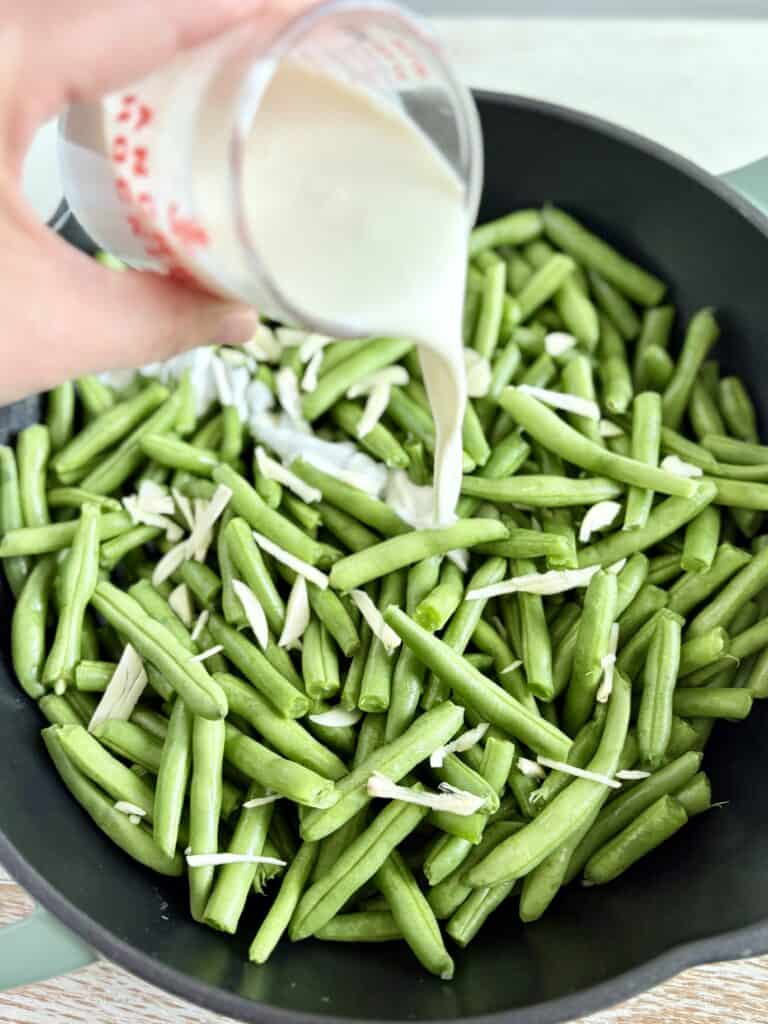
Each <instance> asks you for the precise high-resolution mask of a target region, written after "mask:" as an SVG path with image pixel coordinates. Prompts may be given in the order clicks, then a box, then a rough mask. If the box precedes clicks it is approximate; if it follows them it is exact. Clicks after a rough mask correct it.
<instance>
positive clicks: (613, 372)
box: [599, 316, 633, 413]
mask: <svg viewBox="0 0 768 1024" xmlns="http://www.w3.org/2000/svg"><path fill="white" fill-rule="evenodd" d="M599 352H600V358H599V369H600V379H601V381H602V385H603V401H604V402H605V406H606V408H607V409H608V411H609V412H612V413H623V412H626V411H627V409H628V408H629V405H630V402H631V401H632V396H633V387H632V375H631V373H630V371H629V363H628V362H627V353H626V349H625V346H624V339H623V338H622V336H621V334H619V332H618V331H617V330H616V328H615V327H614V326H613V324H612V323H611V321H610V320H609V319H608V318H607V317H605V316H602V317H600V350H599Z"/></svg>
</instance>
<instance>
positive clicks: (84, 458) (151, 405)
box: [52, 381, 168, 474]
mask: <svg viewBox="0 0 768 1024" xmlns="http://www.w3.org/2000/svg"><path fill="white" fill-rule="evenodd" d="M167 397H168V391H167V389H166V388H164V387H163V386H162V385H161V384H159V383H157V382H156V381H152V382H151V383H150V384H148V385H147V387H145V388H143V389H142V390H141V391H140V392H139V393H138V394H137V395H135V396H134V397H133V398H128V399H126V400H125V401H122V402H119V403H118V404H117V405H112V406H109V407H108V408H107V409H105V411H104V412H102V413H101V414H100V415H99V416H96V417H95V419H92V420H91V421H90V423H89V424H88V425H87V426H86V427H85V428H84V429H83V430H82V431H81V432H80V433H79V434H77V435H76V436H75V437H74V438H72V440H71V441H69V443H68V444H67V445H65V446H64V447H63V448H62V450H61V451H60V452H59V453H58V455H56V456H55V458H54V459H53V460H52V466H53V468H54V470H55V471H56V473H58V474H61V473H67V472H70V471H72V470H77V469H80V468H82V467H84V466H86V465H88V464H89V463H92V462H93V460H94V459H95V458H96V457H97V456H99V455H101V454H102V452H104V451H105V450H106V449H107V448H110V447H112V445H114V444H116V443H117V442H118V441H121V440H122V439H123V438H125V437H126V435H127V434H129V433H130V432H131V431H132V430H133V429H134V428H135V427H136V426H137V425H138V424H140V423H141V422H142V421H143V420H145V419H146V418H147V417H148V416H149V415H150V414H151V413H152V412H154V410H155V409H157V407H158V406H159V405H160V404H161V402H163V401H165V399H166V398H167Z"/></svg>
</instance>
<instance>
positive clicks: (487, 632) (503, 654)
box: [472, 619, 549, 714]
mask: <svg viewBox="0 0 768 1024" xmlns="http://www.w3.org/2000/svg"><path fill="white" fill-rule="evenodd" d="M472 640H473V642H474V643H475V645H476V646H477V647H480V648H481V649H483V650H486V651H488V653H489V654H491V655H492V657H493V662H492V663H493V665H494V668H495V670H496V675H497V676H498V678H499V682H500V683H501V685H502V686H503V687H504V689H505V690H506V691H507V693H509V694H511V696H513V697H514V698H515V700H518V701H520V703H521V704H523V705H524V706H525V707H527V708H528V710H529V711H532V712H533V713H534V714H539V706H538V704H537V703H536V699H535V698H534V696H533V694H532V693H531V691H530V690H529V689H528V684H527V683H526V681H525V678H524V676H523V673H522V672H521V671H520V669H519V668H516V669H514V671H512V672H510V671H509V666H510V665H511V664H512V663H513V661H514V655H513V654H512V651H511V649H510V648H509V646H508V645H507V644H506V642H505V641H504V640H503V639H502V638H501V637H500V636H499V634H498V633H497V632H496V630H495V629H494V628H493V626H491V624H490V623H489V622H486V621H485V620H484V619H480V621H479V622H478V623H477V625H476V626H475V631H474V633H473V634H472ZM547 646H549V641H548V642H547ZM475 667H476V668H477V667H478V666H477V665H475ZM481 671H482V669H481Z"/></svg>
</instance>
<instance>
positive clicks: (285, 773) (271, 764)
mask: <svg viewBox="0 0 768 1024" xmlns="http://www.w3.org/2000/svg"><path fill="white" fill-rule="evenodd" d="M224 756H225V759H226V760H227V762H228V763H229V764H231V765H233V766H234V767H235V768H237V769H238V770H239V771H240V772H242V773H243V774H244V775H246V776H247V777H248V778H249V779H253V780H254V781H256V782H259V783H261V784H262V785H263V786H266V787H268V788H269V789H272V790H274V791H275V792H276V793H280V794H281V795H282V796H285V797H287V798H288V799H289V800H293V801H294V802H295V803H298V804H303V805H306V806H307V807H320V808H326V807H329V806H333V804H334V802H335V800H336V794H335V792H334V786H333V783H332V782H331V781H329V780H328V779H324V778H323V777H322V776H321V775H318V773H317V772H315V771H312V770H311V769H309V768H305V767H304V765H302V764H298V763H297V762H295V761H292V760H290V759H288V758H285V757H281V756H279V755H278V754H275V753H273V751H271V750H269V749H267V747H265V746H263V745H262V744H261V743H257V742H256V740H253V739H251V738H250V736H246V735H245V734H244V733H242V732H240V730H239V729H236V728H235V727H234V726H233V725H230V724H229V723H227V726H226V742H225V745H224Z"/></svg>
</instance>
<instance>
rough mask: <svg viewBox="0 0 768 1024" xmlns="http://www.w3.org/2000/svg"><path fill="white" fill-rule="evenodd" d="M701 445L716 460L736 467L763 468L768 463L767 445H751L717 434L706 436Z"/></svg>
mask: <svg viewBox="0 0 768 1024" xmlns="http://www.w3.org/2000/svg"><path fill="white" fill-rule="evenodd" d="M701 443H702V445H703V447H704V448H706V449H707V451H709V452H711V453H712V455H714V457H715V458H716V459H723V460H725V461H728V462H733V463H736V464H738V465H743V466H759V467H764V466H765V464H766V462H767V461H768V445H762V444H753V443H750V442H748V441H741V440H739V439H738V438H735V437H725V436H723V435H722V434H717V433H711V434H707V435H706V436H705V437H703V438H702V439H701Z"/></svg>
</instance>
